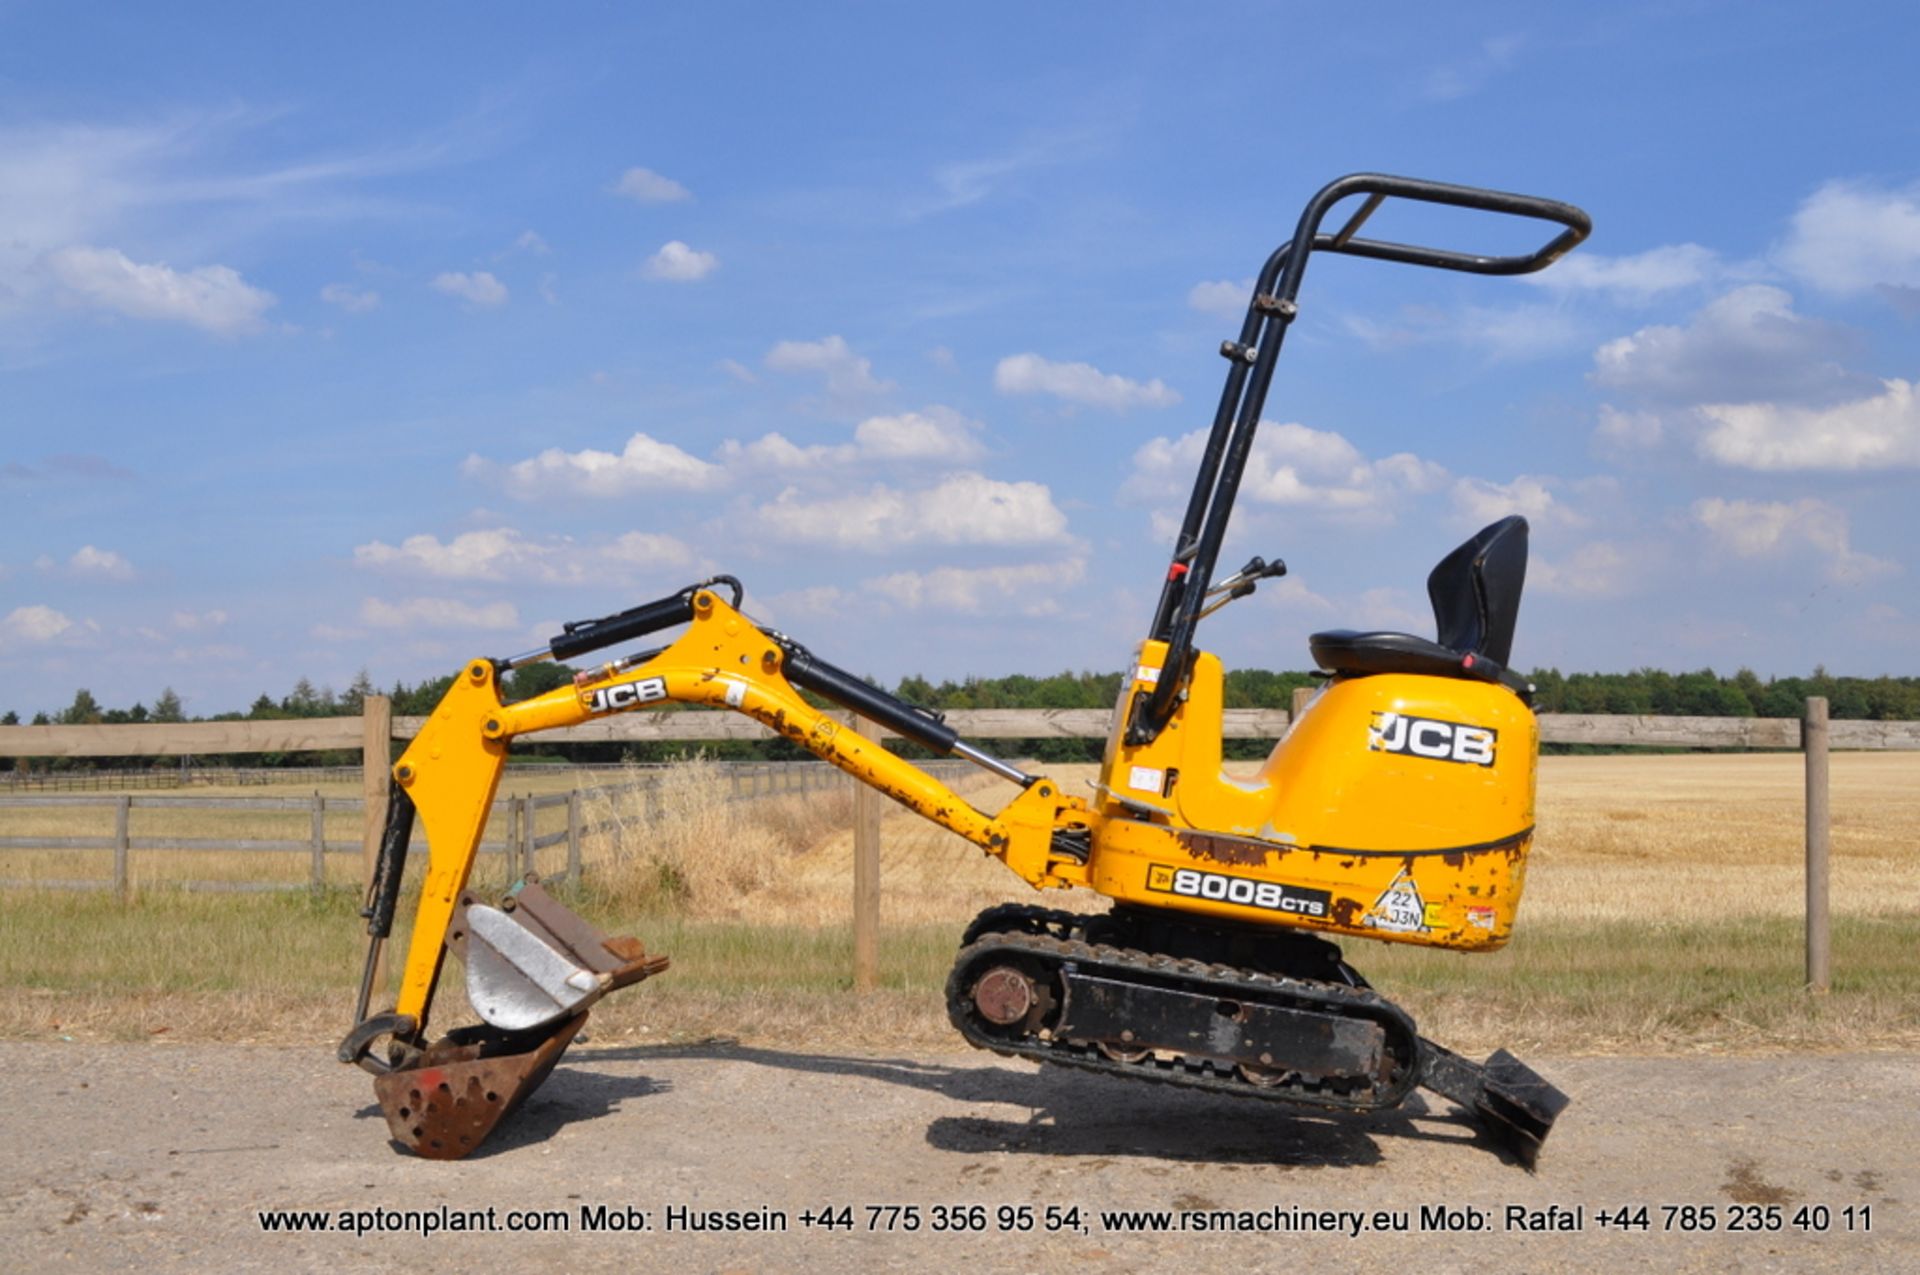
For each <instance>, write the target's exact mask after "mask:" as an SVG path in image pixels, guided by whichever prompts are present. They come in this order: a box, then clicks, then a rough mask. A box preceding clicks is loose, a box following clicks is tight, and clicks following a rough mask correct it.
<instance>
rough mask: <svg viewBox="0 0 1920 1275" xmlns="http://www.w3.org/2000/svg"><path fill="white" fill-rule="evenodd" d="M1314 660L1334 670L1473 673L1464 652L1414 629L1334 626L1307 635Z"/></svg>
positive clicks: (1430, 674) (1442, 674)
mask: <svg viewBox="0 0 1920 1275" xmlns="http://www.w3.org/2000/svg"><path fill="white" fill-rule="evenodd" d="M1307 646H1308V649H1309V650H1311V651H1312V652H1313V662H1314V663H1315V664H1318V665H1319V666H1320V667H1321V668H1323V669H1326V670H1327V671H1329V672H1332V673H1424V674H1426V675H1427V676H1428V677H1471V676H1473V675H1472V674H1471V673H1470V672H1468V671H1467V670H1466V669H1463V668H1462V667H1461V654H1460V652H1458V651H1450V650H1448V649H1447V648H1446V647H1444V646H1441V645H1440V644H1439V643H1438V642H1430V641H1428V640H1427V639H1426V638H1423V637H1415V636H1414V635H1413V634H1411V633H1381V632H1375V633H1357V632H1355V631H1354V630H1352V629H1334V630H1332V631H1330V632H1327V633H1316V634H1314V635H1313V636H1312V637H1310V638H1308V639H1307Z"/></svg>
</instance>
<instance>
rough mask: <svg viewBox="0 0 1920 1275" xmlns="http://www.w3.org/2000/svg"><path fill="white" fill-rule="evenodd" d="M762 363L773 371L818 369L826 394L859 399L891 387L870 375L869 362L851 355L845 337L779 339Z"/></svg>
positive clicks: (891, 385)
mask: <svg viewBox="0 0 1920 1275" xmlns="http://www.w3.org/2000/svg"><path fill="white" fill-rule="evenodd" d="M765 362H766V365H767V366H768V367H769V368H771V369H772V370H774V371H776V372H818V373H820V374H821V375H823V376H825V377H826V379H827V390H828V392H829V393H832V394H835V395H838V396H840V397H842V398H859V397H864V396H868V395H873V394H879V393H883V392H884V391H886V390H890V389H892V388H893V384H892V382H890V381H882V380H878V379H876V378H875V377H874V375H873V363H872V361H871V360H868V359H863V358H861V357H860V356H859V355H857V354H855V353H854V352H853V350H852V348H851V347H850V346H848V345H847V342H846V339H845V338H844V337H840V336H829V337H826V338H824V339H822V340H819V341H781V342H779V343H778V344H776V345H775V346H774V347H773V348H772V349H771V350H768V351H767V357H766V359H765Z"/></svg>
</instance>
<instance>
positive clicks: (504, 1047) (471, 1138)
mask: <svg viewBox="0 0 1920 1275" xmlns="http://www.w3.org/2000/svg"><path fill="white" fill-rule="evenodd" d="M586 1021H587V1016H586V1015H585V1014H584V1013H583V1014H576V1015H574V1016H573V1017H572V1018H568V1019H565V1020H563V1021H562V1022H560V1023H559V1024H558V1025H557V1026H554V1027H553V1028H551V1029H549V1030H547V1031H544V1032H532V1033H525V1032H523V1033H510V1032H502V1031H500V1030H498V1029H496V1028H493V1027H486V1026H473V1027H462V1028H458V1029H456V1030H454V1031H452V1032H449V1033H448V1034H447V1035H445V1036H443V1037H441V1038H440V1039H439V1040H437V1041H435V1042H434V1043H433V1044H432V1045H430V1046H428V1047H427V1049H426V1052H425V1053H423V1054H422V1055H421V1056H420V1061H419V1063H418V1064H417V1065H415V1066H412V1067H409V1068H407V1069H406V1070H404V1071H391V1072H388V1073H387V1074H386V1075H383V1076H376V1077H374V1080H373V1092H374V1096H375V1097H377V1098H378V1099H379V1100H380V1110H381V1111H382V1112H383V1113H384V1114H385V1115H386V1117H387V1128H388V1130H389V1131H391V1132H392V1134H393V1138H394V1141H396V1142H398V1143H400V1144H402V1145H403V1146H405V1147H407V1148H408V1149H409V1150H412V1151H413V1152H415V1153H416V1154H419V1155H422V1156H425V1157H426V1158H427V1159H429V1160H458V1159H460V1158H462V1157H463V1156H465V1155H467V1154H468V1153H469V1152H471V1151H473V1150H474V1149H475V1148H476V1147H478V1146H479V1145H480V1144H481V1143H482V1142H484V1141H485V1140H486V1137H487V1135H488V1134H490V1133H492V1132H493V1130H494V1126H496V1125H498V1124H499V1123H500V1122H501V1121H502V1120H504V1119H506V1117H507V1116H508V1115H510V1114H511V1113H512V1112H513V1110H514V1109H515V1108H517V1107H518V1106H519V1105H520V1104H521V1103H522V1102H524V1101H525V1100H526V1098H527V1095H528V1094H531V1093H532V1092H533V1091H534V1090H536V1089H538V1088H539V1087H540V1082H541V1081H543V1080H545V1079H546V1078H547V1073H549V1072H551V1071H552V1070H553V1065H554V1064H555V1063H557V1062H559V1061H560V1055H561V1054H564V1053H566V1052H567V1046H568V1045H569V1044H571V1043H572V1041H573V1038H574V1036H575V1035H577V1034H578V1033H579V1031H580V1028H581V1026H582V1025H583V1024H584V1023H585V1022H586Z"/></svg>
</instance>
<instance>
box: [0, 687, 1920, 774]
mask: <svg viewBox="0 0 1920 1275" xmlns="http://www.w3.org/2000/svg"><path fill="white" fill-rule="evenodd" d="M573 674H574V670H573V669H572V668H570V667H568V666H567V665H565V664H553V663H542V664H530V665H528V666H526V667H525V668H520V669H515V670H514V671H512V672H511V673H509V674H507V676H506V678H505V680H504V682H503V684H502V691H503V693H504V695H505V698H506V699H507V700H508V701H509V702H512V701H516V700H522V699H527V698H529V697H531V696H534V695H538V694H541V693H543V692H545V691H549V690H552V689H554V688H555V687H559V686H564V685H566V684H568V683H570V682H571V681H572V680H573ZM1532 677H1533V682H1534V685H1535V688H1536V690H1535V696H1534V708H1535V710H1536V711H1538V712H1542V713H1627V714H1647V715H1653V716H1661V717H1672V716H1680V717H1798V716H1800V714H1801V711H1802V709H1803V707H1804V705H1805V701H1806V699H1807V697H1808V696H1810V695H1823V696H1825V697H1826V698H1827V701H1828V705H1829V713H1830V715H1831V716H1832V717H1834V718H1835V719H1840V720H1868V721H1915V720H1920V677H1873V678H1865V677H1836V676H1834V675H1832V674H1829V673H1828V672H1827V671H1826V670H1825V669H1824V668H1816V669H1815V670H1814V671H1813V673H1812V675H1811V676H1807V677H1781V678H1762V677H1759V676H1758V675H1756V674H1755V673H1754V672H1753V671H1752V670H1750V669H1741V670H1740V671H1738V672H1736V673H1734V674H1733V675H1732V676H1722V675H1720V674H1717V673H1715V672H1714V671H1713V670H1712V669H1701V670H1699V671H1697V672H1692V673H1668V672H1665V671H1663V670H1660V669H1636V670H1634V671H1632V672H1630V673H1564V674H1563V673H1561V672H1560V671H1559V670H1558V669H1551V668H1549V669H1536V670H1535V671H1534V673H1533V674H1532ZM1120 679H1121V674H1120V673H1118V672H1112V673H1090V672H1081V673H1071V672H1063V673H1056V674H1054V675H1053V676H1051V677H1032V676H1028V675H1026V674H1020V673H1016V674H1013V675H1011V676H1008V677H970V678H965V679H963V680H960V681H953V680H945V681H940V682H933V681H930V680H928V679H927V678H924V677H918V676H915V677H907V678H903V679H902V680H901V681H900V683H899V684H898V685H897V686H895V687H894V688H892V689H893V692H894V694H896V695H898V696H899V697H900V698H902V699H904V700H907V701H909V702H910V703H914V704H919V705H922V706H924V707H927V708H931V709H934V710H936V711H944V710H947V709H968V708H1111V707H1112V706H1113V704H1114V701H1115V700H1116V699H1117V698H1118V697H1119V694H1120ZM452 681H453V677H452V675H448V676H445V677H438V678H432V679H429V680H427V681H423V682H420V683H417V684H415V685H411V686H409V685H408V684H406V683H405V682H396V683H394V685H393V686H392V687H390V688H389V689H388V691H387V692H386V693H387V695H388V696H389V697H390V698H391V699H392V701H393V711H394V714H395V715H396V716H401V717H424V716H426V715H427V714H429V713H431V712H432V711H433V708H434V705H436V704H438V703H439V702H440V697H441V696H442V695H444V694H446V691H447V687H448V686H449V685H451V684H452ZM1317 684H1318V678H1317V677H1316V675H1314V674H1312V673H1302V672H1284V673H1276V672H1270V671H1267V670H1264V669H1234V670H1232V671H1231V672H1229V673H1227V675H1226V687H1225V695H1226V705H1227V707H1228V708H1288V707H1290V706H1291V705H1292V703H1293V692H1294V690H1295V688H1297V687H1302V686H1314V685H1317ZM876 685H878V683H876ZM379 693H380V692H379V690H378V688H376V687H375V685H374V683H373V681H372V679H371V678H369V677H368V676H367V673H366V672H365V671H364V670H362V671H361V673H360V674H359V675H358V676H357V677H355V678H354V680H353V682H352V683H351V684H350V685H349V686H348V687H347V689H346V690H345V691H342V692H339V693H336V692H335V691H333V690H332V688H330V687H325V686H321V687H316V686H314V684H313V683H312V682H311V681H309V680H308V679H306V678H304V677H303V678H301V679H300V680H299V681H297V682H296V683H295V684H294V687H293V689H292V690H291V691H290V692H288V693H287V694H286V695H283V696H281V697H280V698H279V699H275V698H274V697H272V696H271V695H266V694H262V695H260V696H259V697H258V698H256V699H255V700H254V701H253V704H252V705H251V706H250V707H249V708H248V709H247V711H246V712H244V713H219V714H215V715H213V716H211V717H203V718H202V717H196V718H189V717H188V716H187V715H186V713H185V711H184V708H183V705H182V703H181V700H180V697H179V695H178V694H176V693H175V692H174V690H173V688H172V687H166V688H164V689H163V690H162V691H161V692H160V694H159V695H158V696H156V697H155V698H154V701H153V705H152V707H151V708H149V707H148V706H147V705H146V704H144V703H136V704H134V705H132V706H131V707H129V708H106V707H103V706H102V705H101V704H100V703H99V701H98V700H96V699H95V698H94V696H93V693H92V692H91V691H88V690H85V689H82V690H80V691H78V692H76V693H75V694H74V697H73V702H72V703H71V704H69V705H68V706H67V707H66V708H64V709H62V710H60V711H58V712H54V713H48V712H38V713H35V714H34V716H33V718H32V721H33V724H34V725H42V726H44V725H95V724H104V725H117V724H120V723H130V722H184V721H273V720H285V719H290V718H302V717H352V716H357V715H358V714H359V713H360V711H361V707H362V705H363V704H364V702H365V700H366V697H367V696H369V695H375V694H379ZM810 698H811V697H810ZM19 722H20V717H19V714H18V713H17V712H12V711H9V712H7V713H5V714H4V715H0V725H6V726H13V725H18V724H19ZM1227 748H1228V754H1229V756H1242V755H1244V756H1259V755H1262V754H1263V753H1264V751H1265V745H1264V744H1262V743H1261V742H1260V741H1257V740H1229V741H1227ZM687 749H688V745H685V744H678V743H660V744H653V743H604V744H551V743H540V742H537V741H536V742H530V743H529V744H528V745H525V746H519V747H516V750H515V752H516V756H518V757H522V758H524V759H526V760H528V761H536V762H537V761H562V760H568V761H580V762H613V761H664V760H668V759H670V758H672V757H674V756H677V755H680V754H682V753H685V752H686V751H687ZM701 749H702V751H704V752H706V753H708V754H709V755H712V756H717V757H721V758H725V759H767V760H798V759H800V758H802V757H805V756H806V755H807V754H805V753H804V752H803V751H802V750H801V749H800V748H799V747H798V746H796V745H794V744H792V743H790V742H788V741H786V740H783V739H767V740H754V741H723V742H716V743H709V744H704V745H701ZM1100 750H1101V741H1099V740H1074V739H1069V740H1061V739H1052V740H1024V741H1022V740H1008V741H1003V742H1002V743H1001V745H1000V751H1003V752H1006V753H1008V754H1009V755H1020V756H1027V757H1034V758H1037V759H1039V760H1042V761H1077V760H1085V759H1097V758H1098V756H1099V754H1100ZM906 751H909V752H911V751H913V750H912V749H911V747H907V748H906ZM358 759H359V754H358V753H357V752H350V751H340V752H317V753H255V754H239V755H234V756H222V757H221V758H220V764H221V765H223V766H249V765H253V766H333V765H352V764H355V763H356V762H357V761H358ZM100 763H101V759H81V758H54V759H47V758H40V759H28V758H20V759H17V764H18V765H19V766H20V767H21V768H23V769H24V768H28V767H29V766H31V767H32V768H42V769H45V768H61V769H64V768H87V767H91V766H94V765H98V764H100ZM115 764H120V765H125V764H133V765H139V764H141V759H119V760H117V761H116V763H115Z"/></svg>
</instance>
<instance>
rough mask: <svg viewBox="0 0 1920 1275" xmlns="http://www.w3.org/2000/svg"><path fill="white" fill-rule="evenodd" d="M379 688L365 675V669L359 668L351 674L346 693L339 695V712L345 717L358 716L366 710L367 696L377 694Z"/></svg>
mask: <svg viewBox="0 0 1920 1275" xmlns="http://www.w3.org/2000/svg"><path fill="white" fill-rule="evenodd" d="M379 693H380V688H379V687H377V686H375V685H374V684H373V679H372V678H370V677H368V676H367V670H366V669H364V668H363V669H361V670H360V671H359V672H358V673H355V674H354V675H353V684H352V685H351V686H349V687H347V690H346V694H344V695H342V696H341V697H340V712H341V714H342V715H343V716H346V717H358V716H360V714H361V713H363V712H365V711H366V708H367V696H369V695H378V694H379Z"/></svg>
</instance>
